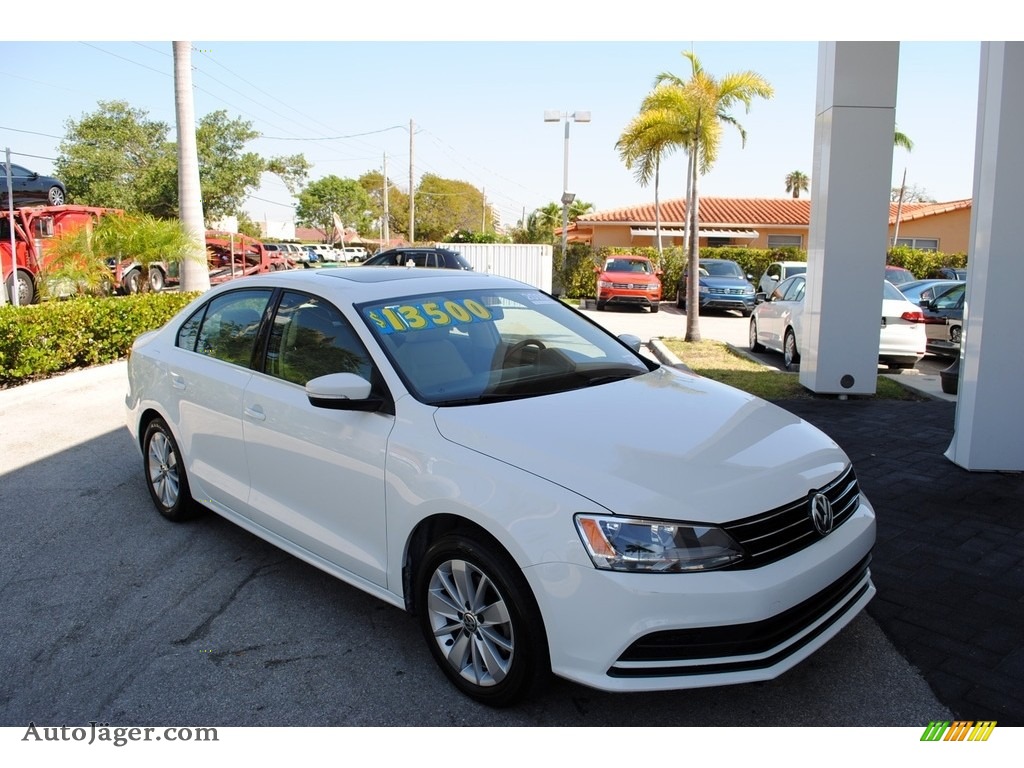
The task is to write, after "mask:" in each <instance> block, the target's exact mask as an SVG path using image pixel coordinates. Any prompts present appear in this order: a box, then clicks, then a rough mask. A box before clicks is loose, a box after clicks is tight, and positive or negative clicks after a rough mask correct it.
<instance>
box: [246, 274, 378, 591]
mask: <svg viewBox="0 0 1024 768" xmlns="http://www.w3.org/2000/svg"><path fill="white" fill-rule="evenodd" d="M262 367H263V370H262V372H259V373H256V374H255V375H254V376H253V379H252V381H251V382H250V384H249V386H248V388H247V389H246V391H245V397H244V408H243V412H244V420H243V433H244V437H245V454H246V457H247V461H248V467H249V474H250V476H251V478H252V481H251V487H250V493H249V498H248V506H249V508H250V510H251V513H250V514H251V515H252V519H253V521H254V522H256V523H258V524H259V525H261V526H263V527H264V528H266V529H268V530H270V531H272V532H273V533H275V534H277V535H279V536H281V537H282V538H284V539H287V540H288V541H291V542H294V543H295V544H298V545H299V546H300V547H302V548H303V549H305V550H307V551H308V552H311V553H312V554H314V555H316V556H317V557H320V558H323V559H324V560H327V561H328V562H331V563H333V564H335V565H337V566H340V567H341V568H344V569H345V570H347V571H349V572H351V573H353V574H355V575H357V576H359V577H361V578H363V579H366V580H367V581H370V582H372V583H374V584H378V585H380V586H386V563H387V548H386V539H385V534H386V526H385V516H384V511H385V510H384V459H385V455H386V447H387V439H388V435H389V434H390V432H391V429H392V427H393V426H394V417H393V416H391V415H389V414H386V413H377V412H363V411H345V410H332V409H326V408H317V407H314V406H313V405H311V404H310V402H309V399H308V398H307V397H306V393H305V389H304V387H305V384H306V382H307V381H308V380H309V379H312V378H316V377H318V376H323V375H325V374H328V373H340V372H351V373H356V374H358V375H360V376H363V377H364V378H366V379H368V380H371V381H379V379H378V377H377V373H376V371H375V369H374V365H373V363H372V361H371V358H370V356H369V354H368V353H367V351H366V348H365V347H364V346H363V344H362V342H360V340H359V338H358V337H357V335H356V333H355V331H354V330H353V328H352V326H351V325H350V323H349V321H348V320H347V319H346V318H345V317H344V315H343V314H342V313H341V312H340V311H339V310H338V309H337V308H336V307H334V306H333V305H331V304H330V303H329V302H327V301H325V300H323V299H321V298H318V297H316V296H311V295H309V294H306V293H300V292H295V291H285V292H284V293H283V294H282V297H281V300H280V302H279V304H278V306H277V308H276V311H275V313H274V317H273V321H272V323H271V331H270V336H269V339H268V344H267V354H266V359H265V361H264V364H263V366H262ZM378 387H383V384H378Z"/></svg>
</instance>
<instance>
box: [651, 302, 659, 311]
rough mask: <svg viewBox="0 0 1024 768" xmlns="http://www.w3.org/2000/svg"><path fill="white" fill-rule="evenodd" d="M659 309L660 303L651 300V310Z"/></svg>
mask: <svg viewBox="0 0 1024 768" xmlns="http://www.w3.org/2000/svg"><path fill="white" fill-rule="evenodd" d="M660 309H661V304H659V303H658V302H656V301H653V302H651V312H657V311H658V310H660Z"/></svg>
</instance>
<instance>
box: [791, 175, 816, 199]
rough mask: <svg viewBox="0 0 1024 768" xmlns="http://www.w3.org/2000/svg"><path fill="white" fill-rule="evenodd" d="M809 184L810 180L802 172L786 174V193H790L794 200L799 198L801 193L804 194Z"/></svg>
mask: <svg viewBox="0 0 1024 768" xmlns="http://www.w3.org/2000/svg"><path fill="white" fill-rule="evenodd" d="M810 184H811V180H810V179H809V178H808V177H807V174H805V173H804V172H803V171H791V172H790V173H787V174H786V191H787V192H792V193H793V197H794V198H798V197H800V193H801V192H806V191H807V190H808V188H809V187H810Z"/></svg>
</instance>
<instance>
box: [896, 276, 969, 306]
mask: <svg viewBox="0 0 1024 768" xmlns="http://www.w3.org/2000/svg"><path fill="white" fill-rule="evenodd" d="M962 282H963V281H962V280H945V279H943V280H914V281H912V282H909V283H903V284H901V285H900V287H899V291H900V293H902V294H903V295H904V296H906V297H907V298H908V299H910V300H911V301H912V302H914V303H915V304H920V303H921V302H922V301H931V300H932V299H934V298H935V297H936V296H938V295H940V294H942V293H945V292H946V291H948V290H949V289H950V288H952V287H954V286H956V285H960V283H962Z"/></svg>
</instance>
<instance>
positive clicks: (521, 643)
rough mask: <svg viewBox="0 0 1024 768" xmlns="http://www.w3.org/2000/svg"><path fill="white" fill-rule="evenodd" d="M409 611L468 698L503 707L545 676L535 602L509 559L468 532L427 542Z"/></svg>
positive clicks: (544, 651)
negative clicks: (412, 607) (413, 605)
mask: <svg viewBox="0 0 1024 768" xmlns="http://www.w3.org/2000/svg"><path fill="white" fill-rule="evenodd" d="M415 596H416V611H417V613H418V616H419V623H420V629H421V631H422V632H423V637H424V639H425V640H426V642H427V645H428V646H429V647H430V652H431V654H432V655H433V657H434V661H436V662H437V664H438V666H440V667H441V670H442V671H443V672H444V674H445V675H446V676H447V677H448V679H449V680H450V681H451V682H452V683H453V684H454V685H455V687H456V688H458V689H459V690H460V691H462V692H463V693H464V694H466V695H467V696H469V697H470V698H472V699H475V700H477V701H479V702H481V703H482V704H487V705H488V706H492V707H508V706H511V705H512V704H515V703H516V702H518V701H520V700H521V699H522V698H523V697H525V696H527V695H528V694H530V693H531V692H532V691H534V690H535V689H537V688H538V687H539V686H540V685H541V684H542V683H543V682H544V680H545V679H546V678H547V676H548V673H549V671H550V660H549V656H548V648H547V642H546V634H545V632H544V624H543V621H542V620H541V617H540V611H539V610H538V608H537V603H536V601H535V600H534V598H533V594H532V593H531V592H530V588H529V585H528V584H527V583H526V579H525V578H523V575H522V572H521V571H520V570H519V568H518V567H517V566H516V565H515V563H514V562H513V561H512V559H511V558H510V557H509V556H508V555H507V554H506V553H505V552H504V551H503V550H500V549H498V548H497V547H496V546H495V545H491V544H485V543H483V542H482V541H478V540H477V539H476V538H473V537H471V536H469V535H460V534H452V535H448V536H445V537H443V538H441V539H439V540H438V541H436V542H434V544H433V545H431V547H430V548H429V549H428V550H427V552H426V554H425V555H424V556H423V559H422V561H421V563H420V565H419V568H418V571H417V577H416V592H415Z"/></svg>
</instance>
